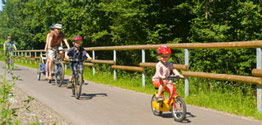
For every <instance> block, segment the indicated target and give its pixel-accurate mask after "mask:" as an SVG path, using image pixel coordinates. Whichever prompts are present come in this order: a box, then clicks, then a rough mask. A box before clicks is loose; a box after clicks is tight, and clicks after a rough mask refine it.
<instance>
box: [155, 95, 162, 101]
mask: <svg viewBox="0 0 262 125" xmlns="http://www.w3.org/2000/svg"><path fill="white" fill-rule="evenodd" d="M163 100H164V98H163V97H161V96H156V101H157V102H160V101H163Z"/></svg>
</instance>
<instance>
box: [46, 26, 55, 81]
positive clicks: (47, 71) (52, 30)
mask: <svg viewBox="0 0 262 125" xmlns="http://www.w3.org/2000/svg"><path fill="white" fill-rule="evenodd" d="M52 32H54V25H51V26H50V33H48V34H47V36H46V44H45V53H46V64H45V67H46V68H45V69H46V74H45V78H46V79H48V74H49V69H48V66H49V58H48V49H47V48H48V45H49V43H48V42H49V41H48V39H49V35H50V34H51V33H52Z"/></svg>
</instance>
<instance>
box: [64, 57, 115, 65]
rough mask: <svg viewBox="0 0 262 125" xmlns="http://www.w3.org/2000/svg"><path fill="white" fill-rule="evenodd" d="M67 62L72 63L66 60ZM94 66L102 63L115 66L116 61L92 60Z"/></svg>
mask: <svg viewBox="0 0 262 125" xmlns="http://www.w3.org/2000/svg"><path fill="white" fill-rule="evenodd" d="M64 60H65V61H70V60H69V59H66V58H64ZM91 62H92V64H93V63H101V64H112V65H113V64H115V61H113V60H91Z"/></svg>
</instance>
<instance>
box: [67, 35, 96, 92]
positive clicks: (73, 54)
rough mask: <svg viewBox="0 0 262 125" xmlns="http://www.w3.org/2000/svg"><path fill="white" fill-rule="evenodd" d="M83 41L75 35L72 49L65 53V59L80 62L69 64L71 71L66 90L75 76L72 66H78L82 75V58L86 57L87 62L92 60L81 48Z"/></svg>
mask: <svg viewBox="0 0 262 125" xmlns="http://www.w3.org/2000/svg"><path fill="white" fill-rule="evenodd" d="M82 43H83V41H82V37H81V36H80V35H76V36H74V38H73V45H74V47H72V48H70V49H69V50H67V51H66V53H65V57H66V58H67V59H69V57H70V58H71V59H78V60H79V61H80V63H79V64H78V63H76V62H70V64H69V66H70V69H71V70H72V73H71V76H70V78H69V83H68V84H67V87H68V88H71V87H72V81H73V79H74V74H75V70H74V66H75V65H78V66H79V67H80V68H79V69H80V73H81V74H83V61H84V57H87V58H88V60H91V59H92V58H91V57H90V56H89V54H88V53H87V52H86V51H85V49H84V48H83V47H81V45H82Z"/></svg>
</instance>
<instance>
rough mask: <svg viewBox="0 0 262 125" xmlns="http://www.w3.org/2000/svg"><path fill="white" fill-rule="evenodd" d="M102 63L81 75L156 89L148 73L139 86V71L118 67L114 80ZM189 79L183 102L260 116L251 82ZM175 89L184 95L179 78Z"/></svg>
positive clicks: (126, 86)
mask: <svg viewBox="0 0 262 125" xmlns="http://www.w3.org/2000/svg"><path fill="white" fill-rule="evenodd" d="M23 62H24V63H21V61H20V62H17V61H16V64H19V65H23V66H28V67H32V68H37V67H38V64H37V65H35V64H34V62H32V64H31V65H30V64H29V61H28V62H27V64H25V61H23ZM99 66H100V65H99ZM101 67H103V68H101ZM105 67H106V66H105V65H102V66H100V68H99V67H96V68H99V69H100V70H98V69H96V74H95V75H93V71H92V67H86V68H85V71H84V78H85V79H86V80H89V81H93V82H96V83H101V84H106V85H110V86H117V87H120V88H124V89H128V90H133V91H136V92H142V93H146V94H149V95H152V94H153V93H154V92H155V91H156V90H155V89H154V86H153V85H152V82H151V77H152V76H146V86H145V88H143V87H142V79H141V73H136V74H132V75H130V74H129V73H126V72H122V71H119V72H121V73H119V72H118V73H117V79H116V80H114V79H113V78H114V77H113V70H112V69H110V68H105ZM107 67H109V66H107ZM70 73H71V71H70V70H66V72H65V74H66V75H70ZM151 75H153V74H151ZM189 83H190V90H189V96H188V97H187V98H184V100H185V101H186V103H187V104H191V105H196V106H201V107H206V108H212V109H216V110H219V111H223V112H228V113H232V114H236V115H242V116H248V117H254V118H255V119H258V120H262V113H259V112H257V107H256V88H255V87H254V85H251V84H247V83H232V82H227V81H216V80H206V79H199V78H190V79H189ZM177 91H178V93H180V95H181V96H183V97H184V82H183V81H179V82H178V83H177ZM189 112H190V111H189Z"/></svg>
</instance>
